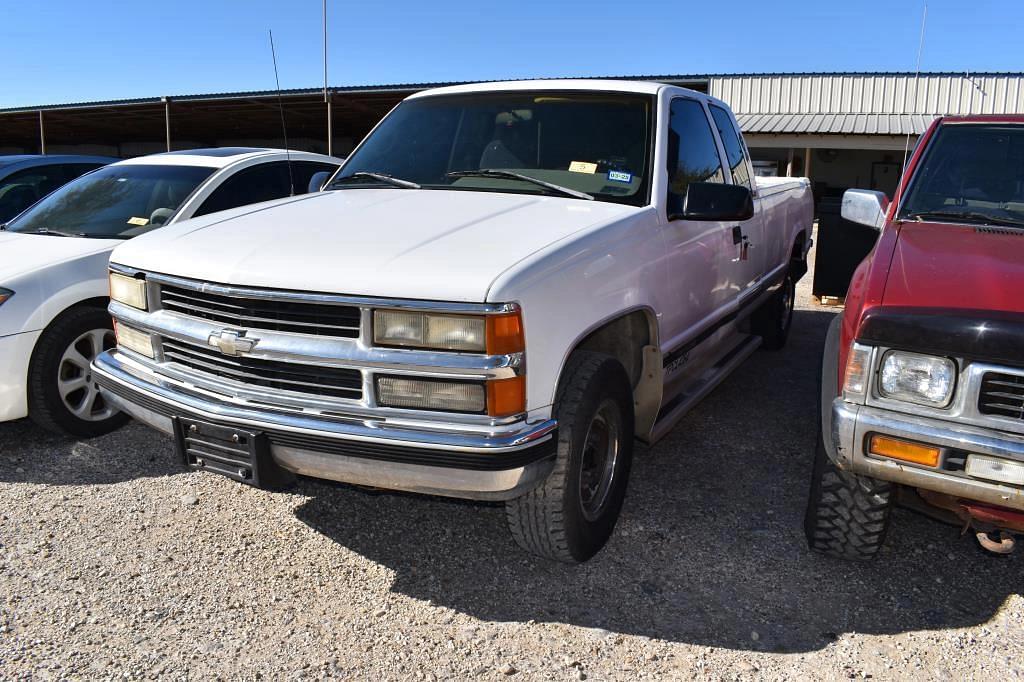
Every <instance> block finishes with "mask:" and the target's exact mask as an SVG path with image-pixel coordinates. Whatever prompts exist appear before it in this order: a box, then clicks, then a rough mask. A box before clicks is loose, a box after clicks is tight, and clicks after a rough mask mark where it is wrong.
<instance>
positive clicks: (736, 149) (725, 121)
mask: <svg viewBox="0 0 1024 682" xmlns="http://www.w3.org/2000/svg"><path fill="white" fill-rule="evenodd" d="M711 117H712V118H714V119H715V125H716V126H718V134H719V135H721V137H722V145H723V146H725V156H726V158H728V159H729V168H730V169H732V181H733V182H734V183H735V184H737V185H746V186H747V187H749V188H750V189H751V190H753V189H754V187H753V186H752V185H751V184H750V169H749V167H748V166H747V163H746V154H745V153H744V147H743V138H742V137H740V133H739V131H738V130H736V126H734V125H733V123H732V117H731V116H729V112H728V111H726V110H725V109H723V108H722V107H716V106H715V105H714V104H712V105H711Z"/></svg>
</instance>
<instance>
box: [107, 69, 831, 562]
mask: <svg viewBox="0 0 1024 682" xmlns="http://www.w3.org/2000/svg"><path fill="white" fill-rule="evenodd" d="M812 209H813V206H812V199H811V191H810V184H809V182H808V181H807V180H806V179H803V178H756V179H755V178H754V177H753V169H752V166H751V163H750V157H749V154H748V153H747V149H746V146H745V145H744V143H743V139H742V137H741V136H740V133H739V128H738V126H737V124H736V120H735V118H734V116H733V115H732V112H731V111H729V108H728V106H726V105H725V104H724V103H723V102H721V101H719V100H717V99H714V98H712V97H708V96H707V95H704V94H701V93H697V92H693V91H691V90H685V89H682V88H677V87H672V86H668V85H661V84H658V83H639V82H638V83H631V82H627V81H584V80H579V81H576V80H571V81H555V80H552V81H539V82H531V81H522V82H514V83H488V84H478V85H467V86H458V87H453V88H442V89H438V90H432V91H426V92H423V93H419V94H416V95H414V96H412V97H410V98H408V99H407V100H405V101H404V102H402V103H401V104H400V105H398V106H397V107H396V108H395V109H394V110H393V111H392V112H391V113H390V114H388V116H387V117H386V118H384V119H383V120H382V121H381V122H380V124H378V126H377V127H376V128H375V129H374V131H373V132H371V133H370V135H369V137H367V138H366V139H365V140H364V141H363V142H362V143H361V144H360V145H359V147H357V148H356V150H355V151H353V152H352V154H351V155H350V156H349V158H348V160H347V161H346V162H345V165H344V166H342V167H341V169H340V170H339V171H338V173H337V174H336V175H335V176H334V178H333V179H332V180H331V181H329V182H328V183H327V185H326V186H325V191H323V192H320V193H318V194H316V195H311V196H306V197H298V198H296V199H293V200H291V201H279V202H276V203H275V204H273V205H269V206H268V207H267V208H266V210H263V211H260V212H258V213H254V212H251V211H250V212H246V211H244V210H236V211H232V212H229V213H225V214H222V215H221V216H218V217H217V219H200V220H196V221H192V222H191V223H189V224H188V225H181V226H178V227H172V228H169V229H166V230H161V231H159V232H156V233H154V234H151V235H147V236H146V237H144V238H142V239H137V240H134V241H132V242H130V243H127V244H124V245H122V246H120V247H118V249H117V250H116V251H115V252H114V253H113V254H112V255H111V259H110V260H111V263H110V267H111V275H110V280H111V304H110V311H111V312H112V313H113V315H114V317H115V319H116V320H117V340H118V346H117V348H116V349H114V350H111V351H108V352H105V353H102V354H101V355H100V356H99V357H98V358H97V359H96V360H95V361H94V362H93V378H94V379H95V380H96V382H98V383H99V385H100V386H101V388H102V390H103V391H104V396H106V397H107V398H108V399H109V400H111V401H112V402H116V404H117V405H119V406H121V407H123V409H124V410H125V411H126V412H128V413H130V414H131V415H132V416H135V417H137V418H138V419H140V420H142V421H144V422H146V423H148V424H150V425H152V426H154V427H156V428H157V429H160V430H162V431H164V432H166V433H169V434H173V436H174V438H175V442H176V444H177V453H178V457H179V458H180V460H181V461H182V462H183V463H185V464H186V465H187V466H189V467H192V468H196V469H201V470H204V471H210V472H217V473H221V474H224V475H227V476H230V477H233V478H235V479H236V480H239V481H243V482H245V483H248V484H254V485H261V486H269V487H274V486H276V485H278V484H280V483H281V482H286V481H287V479H288V478H289V477H290V476H291V475H292V474H296V473H297V474H302V475H306V476H315V477H320V478H325V479H332V480H337V481H344V482H347V483H355V484H362V485H369V486H374V487H380V488H390V489H399V490H412V491H419V492H425V493H432V494H442V495H450V496H454V497H463V498H471V499H484V500H503V501H505V502H506V510H507V512H508V519H509V522H510V526H511V530H512V534H513V536H514V537H515V539H516V540H517V541H518V542H519V543H520V544H521V545H522V546H523V547H525V548H526V549H528V550H530V551H532V552H534V553H536V554H539V555H542V556H546V557H550V558H553V559H559V560H562V561H582V560H585V559H587V558H588V557H590V556H591V555H592V554H593V553H594V552H596V551H597V550H598V549H600V547H601V546H602V545H603V544H604V542H605V540H606V539H607V538H608V536H609V534H610V533H611V530H612V527H613V526H614V525H615V519H616V518H617V517H618V514H619V509H620V507H621V505H622V501H623V497H624V495H625V491H626V481H627V478H628V475H629V465H630V457H631V448H632V444H633V439H634V435H635V437H637V438H639V439H641V440H644V441H648V442H652V441H654V440H657V439H658V438H659V437H660V436H662V435H664V434H665V433H666V432H667V431H668V429H669V428H671V426H672V425H673V424H675V423H676V422H677V421H678V419H679V417H680V416H681V415H682V414H684V413H685V412H686V410H687V409H689V408H690V407H692V406H693V405H694V404H695V403H696V402H697V401H698V400H700V399H701V398H702V397H703V396H704V395H706V394H707V393H708V391H710V390H711V389H712V388H714V386H715V385H716V384H717V383H718V382H720V381H721V380H722V379H723V378H724V377H726V376H728V374H729V372H730V371H732V370H733V369H735V368H737V367H739V366H740V365H741V363H742V361H743V360H744V359H745V358H746V357H748V356H749V355H750V354H751V353H753V351H754V350H755V349H757V348H758V347H759V346H765V347H768V348H776V349H777V348H781V347H782V345H783V343H784V342H785V340H786V335H787V332H788V331H789V326H790V322H791V320H792V313H793V292H794V289H793V287H794V284H795V282H796V281H797V280H798V279H800V277H801V276H802V275H803V274H804V273H805V272H806V271H807V266H806V261H805V257H806V254H807V248H808V247H809V245H810V240H811V223H812V214H813V210H812ZM282 226H287V229H286V230H285V229H282ZM694 454H695V455H697V456H720V453H711V454H710V455H708V454H707V453H694Z"/></svg>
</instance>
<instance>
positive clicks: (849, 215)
mask: <svg viewBox="0 0 1024 682" xmlns="http://www.w3.org/2000/svg"><path fill="white" fill-rule="evenodd" d="M888 210H889V197H887V196H885V193H884V192H874V191H871V190H868V189H848V190H846V192H844V193H843V206H842V208H841V209H840V211H839V212H840V215H842V216H843V218H844V219H845V220H849V221H850V222H851V223H857V224H858V225H867V226H868V227H873V228H875V229H876V230H881V229H882V228H883V227H884V226H885V213H886V211H888Z"/></svg>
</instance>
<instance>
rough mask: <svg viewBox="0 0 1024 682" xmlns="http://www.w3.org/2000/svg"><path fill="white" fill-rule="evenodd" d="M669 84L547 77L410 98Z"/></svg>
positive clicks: (637, 89) (650, 88) (652, 89)
mask: <svg viewBox="0 0 1024 682" xmlns="http://www.w3.org/2000/svg"><path fill="white" fill-rule="evenodd" d="M667 87H672V86H669V85H667V84H665V83H654V82H650V81H627V80H611V79H599V78H564V79H562V78H550V79H541V80H524V81H495V82H492V83H469V84H466V85H450V86H448V87H443V88H434V89H432V90H423V91H422V92H418V93H416V94H414V95H410V96H409V99H416V98H419V97H432V96H435V95H458V94H470V93H480V92H509V91H518V90H580V91H591V92H593V91H598V92H631V93H637V94H641V95H656V94H658V92H659V91H660V90H661V89H662V88H667Z"/></svg>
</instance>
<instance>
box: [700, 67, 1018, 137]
mask: <svg viewBox="0 0 1024 682" xmlns="http://www.w3.org/2000/svg"><path fill="white" fill-rule="evenodd" d="M710 93H711V94H712V95H713V96H715V97H718V98H719V99H722V100H724V101H725V102H728V103H729V106H731V107H732V109H733V111H734V112H736V116H737V118H738V119H739V120H740V124H741V125H742V126H743V127H744V130H745V131H746V132H750V133H816V134H869V135H906V134H908V133H910V134H920V133H923V132H924V130H925V129H926V128H927V127H928V124H929V123H931V121H932V120H934V119H935V118H936V117H937V116H942V115H957V114H960V115H963V114H1017V113H1024V74H1020V73H1015V74H921V75H920V76H915V75H913V74H789V75H785V74H764V75H736V76H714V77H712V78H711V83H710Z"/></svg>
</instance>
